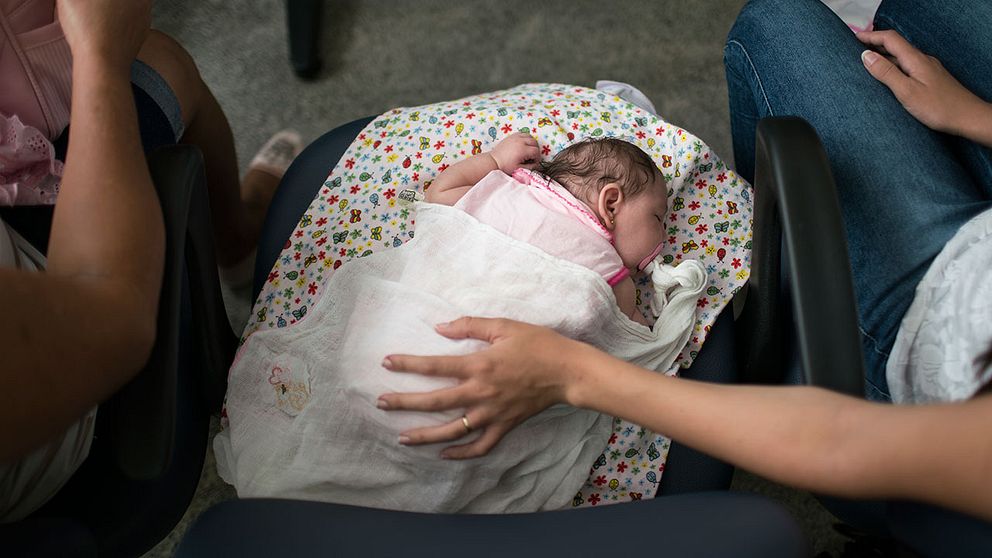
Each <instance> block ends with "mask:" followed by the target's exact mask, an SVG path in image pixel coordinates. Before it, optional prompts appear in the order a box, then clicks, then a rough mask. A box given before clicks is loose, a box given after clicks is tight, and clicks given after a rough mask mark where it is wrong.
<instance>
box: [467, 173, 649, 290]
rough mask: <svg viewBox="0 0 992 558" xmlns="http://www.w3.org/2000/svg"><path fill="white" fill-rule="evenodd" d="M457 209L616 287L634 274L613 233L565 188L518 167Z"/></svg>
mask: <svg viewBox="0 0 992 558" xmlns="http://www.w3.org/2000/svg"><path fill="white" fill-rule="evenodd" d="M455 207H456V208H458V209H461V210H462V211H464V212H466V213H468V214H469V215H472V216H473V217H475V218H476V219H478V220H479V221H481V222H483V223H485V224H487V225H489V226H491V227H493V228H495V229H496V230H498V231H500V232H501V233H503V234H505V235H507V236H510V237H512V238H515V239H517V240H520V241H522V242H526V243H528V244H531V245H533V246H536V247H537V248H540V249H541V250H543V251H545V252H547V253H548V254H550V255H552V256H555V257H558V258H561V259H564V260H568V261H570V262H573V263H576V264H579V265H581V266H583V267H586V268H588V269H591V270H593V271H595V272H596V273H598V274H600V275H601V276H602V277H603V279H605V280H606V282H607V283H608V284H609V285H610V286H611V287H612V286H614V285H616V284H617V283H619V282H620V281H622V280H623V279H625V278H627V277H628V276H629V274H630V272H629V271H628V270H627V268H626V267H624V265H623V261H622V260H621V259H620V255H619V254H617V251H616V249H615V248H614V247H613V234H612V233H610V231H608V230H607V229H606V228H605V227H603V225H602V224H600V222H599V219H598V218H596V215H595V213H593V211H592V210H591V209H590V208H589V206H587V205H586V204H584V203H582V202H581V201H579V200H578V199H577V198H576V197H575V196H573V195H572V194H571V193H570V192H569V191H568V190H566V189H565V187H564V186H562V185H561V184H558V183H557V182H555V181H553V180H548V179H546V178H544V177H543V176H541V175H540V174H538V173H535V172H532V171H529V170H526V169H517V170H516V171H514V173H513V177H510V176H507V175H506V173H504V172H502V171H498V170H495V171H492V172H491V173H489V174H487V175H486V176H485V178H483V179H482V180H480V181H479V183H478V184H476V185H475V186H473V187H472V188H471V189H469V191H468V192H467V193H466V194H465V195H464V196H462V198H461V199H460V200H458V203H456V204H455Z"/></svg>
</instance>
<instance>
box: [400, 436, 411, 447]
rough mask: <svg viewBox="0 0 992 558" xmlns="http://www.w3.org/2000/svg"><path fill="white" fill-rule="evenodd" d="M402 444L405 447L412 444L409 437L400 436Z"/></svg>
mask: <svg viewBox="0 0 992 558" xmlns="http://www.w3.org/2000/svg"><path fill="white" fill-rule="evenodd" d="M400 443H401V444H403V445H404V446H405V445H407V444H409V443H410V437H409V436H400Z"/></svg>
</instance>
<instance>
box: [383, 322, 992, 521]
mask: <svg viewBox="0 0 992 558" xmlns="http://www.w3.org/2000/svg"><path fill="white" fill-rule="evenodd" d="M438 332H439V333H441V334H442V335H444V336H446V337H449V338H452V339H463V338H466V337H468V338H473V339H481V340H485V341H488V342H490V343H491V347H489V348H488V349H484V350H482V351H479V352H477V353H475V354H470V355H465V356H458V357H451V356H444V357H418V356H408V355H389V356H388V357H387V359H386V362H384V363H383V364H384V366H385V367H386V368H387V369H389V370H393V371H397V372H399V371H403V372H415V373H421V374H425V375H430V376H444V377H454V378H458V379H459V380H460V383H459V384H457V385H456V386H453V387H450V388H445V389H441V390H437V391H434V392H429V393H420V394H395V393H393V394H384V395H382V396H380V400H379V401H380V403H379V406H380V407H382V408H385V409H387V410H416V411H438V410H447V409H457V408H462V409H464V412H465V416H466V417H467V418H468V420H469V423H470V425H472V426H473V428H475V429H483V430H484V432H483V434H482V437H481V438H480V439H479V440H477V441H476V442H472V443H469V444H464V445H461V446H453V447H449V448H446V449H445V450H444V452H443V453H442V456H444V457H447V458H467V457H475V456H478V455H483V454H485V453H486V452H487V451H488V450H489V449H491V448H492V447H493V446H494V445H495V443H496V442H497V441H498V439H499V438H500V437H502V435H503V434H505V433H506V432H507V431H509V430H510V429H511V428H512V427H513V426H514V425H516V424H518V423H520V422H522V421H523V420H526V419H527V418H528V417H530V416H532V415H533V414H535V413H537V412H540V411H541V410H543V409H545V408H547V407H548V406H549V405H552V404H554V403H567V404H570V405H573V406H576V407H582V408H587V409H593V410H596V411H599V412H601V413H605V414H608V415H612V416H617V417H621V418H623V419H626V420H628V421H631V422H633V423H635V424H640V425H642V426H644V427H645V428H647V429H649V430H651V431H654V432H664V433H665V434H667V435H669V436H670V437H671V438H672V439H673V440H678V441H679V442H681V443H684V444H687V445H689V446H691V447H694V448H696V449H698V450H700V451H703V452H705V453H707V454H709V455H712V456H714V457H716V458H718V459H722V460H724V461H727V462H729V463H733V464H735V465H737V466H740V467H743V468H746V469H747V470H750V471H753V472H755V473H758V474H760V475H762V476H765V477H767V478H769V479H772V480H775V481H777V482H781V483H783V484H789V485H792V486H795V487H798V488H801V489H805V490H810V491H815V492H821V493H824V494H830V495H834V496H840V497H845V498H870V499H911V500H919V501H923V502H929V503H933V504H937V505H940V506H944V507H948V508H951V509H955V510H958V511H962V512H965V513H970V514H973V515H975V516H977V517H981V518H984V519H985V520H987V521H988V520H992V498H989V497H988V490H986V487H987V484H988V479H989V477H990V476H992V441H990V440H992V437H990V436H989V425H990V424H992V394H984V395H979V396H976V397H974V398H973V399H971V400H968V401H964V402H959V403H948V404H942V405H891V404H881V403H872V402H868V401H864V400H862V399H858V398H854V397H849V396H844V395H840V394H837V393H834V392H831V391H827V390H824V389H821V388H814V387H806V386H743V385H721V384H710V383H705V382H695V381H691V380H685V379H681V378H676V377H669V376H665V375H664V374H658V373H655V372H652V371H649V370H645V369H643V368H640V367H638V366H634V365H632V364H630V363H627V362H624V361H622V360H619V359H616V358H614V357H612V356H610V355H607V354H605V353H603V352H601V351H598V350H596V349H594V348H592V347H590V346H588V345H585V344H583V343H579V342H577V341H572V340H569V339H567V338H565V337H562V336H561V335H558V334H557V333H555V332H553V331H551V330H549V329H545V328H540V327H536V326H532V325H527V324H521V323H519V322H512V321H508V320H499V319H485V318H461V319H459V320H455V321H454V322H451V323H450V324H448V325H446V326H445V327H439V328H438ZM865 425H870V427H869V428H866V427H865ZM465 435H466V432H465V428H464V426H463V424H462V422H461V419H459V420H457V421H454V422H452V423H450V424H448V425H443V426H440V427H434V428H422V429H416V430H412V431H409V432H404V433H403V434H402V438H401V440H400V442H401V443H405V444H424V443H435V442H444V441H451V440H457V439H459V438H462V437H463V436H465ZM921 440H923V441H925V443H923V442H921ZM948 464H953V474H950V475H949V474H947V473H948V471H949V469H948V467H949V465H948ZM935 478H939V479H940V482H933V479H935Z"/></svg>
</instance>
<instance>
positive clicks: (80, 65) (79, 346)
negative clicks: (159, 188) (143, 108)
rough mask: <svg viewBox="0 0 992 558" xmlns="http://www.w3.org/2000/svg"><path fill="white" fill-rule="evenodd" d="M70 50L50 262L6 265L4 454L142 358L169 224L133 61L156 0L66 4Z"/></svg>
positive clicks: (2, 295) (62, 5)
mask: <svg viewBox="0 0 992 558" xmlns="http://www.w3.org/2000/svg"><path fill="white" fill-rule="evenodd" d="M58 8H59V18H60V21H61V22H62V25H63V28H64V30H65V33H66V38H67V39H68V40H69V44H70V47H71V48H72V52H73V58H74V61H73V88H72V114H71V117H70V124H71V126H72V136H71V138H70V140H69V150H68V154H67V157H66V167H65V174H64V177H63V181H62V188H61V191H60V194H59V199H58V205H57V208H56V211H55V218H54V221H53V223H52V233H51V241H50V245H49V257H48V270H47V272H45V273H40V274H32V273H25V272H19V271H15V270H3V271H0V282H2V283H0V284H2V285H3V288H2V289H0V306H2V307H3V308H5V309H6V311H7V317H6V318H5V319H3V320H0V339H4V340H5V346H6V349H5V351H4V366H3V368H2V371H0V375H2V376H3V381H4V383H6V384H7V385H15V384H16V385H17V389H16V390H15V389H8V390H3V394H2V395H0V425H2V426H0V428H2V429H3V430H2V432H0V461H2V460H8V459H11V458H15V457H17V456H19V455H23V454H24V453H26V452H27V451H29V450H30V449H32V448H33V447H35V446H37V445H40V444H42V443H44V442H45V441H47V440H48V439H51V438H52V437H54V436H55V435H57V434H58V433H59V432H60V431H61V430H62V429H64V428H66V427H67V426H68V425H69V424H71V423H72V422H73V421H74V420H76V419H78V417H80V416H82V415H83V414H84V413H85V411H86V410H87V409H89V408H90V407H92V406H93V405H95V404H97V403H99V402H100V401H102V400H104V399H105V398H106V397H108V396H109V395H110V394H111V393H113V392H114V391H115V390H117V389H118V388H119V387H120V386H121V385H122V384H123V383H125V382H126V381H127V380H128V379H130V377H131V376H132V375H133V374H134V373H135V372H137V371H138V370H139V369H140V368H141V366H142V365H143V364H144V362H145V360H146V359H147V357H148V353H149V351H150V350H151V345H152V342H153V340H154V337H155V316H156V313H157V306H158V291H159V288H160V285H161V273H162V265H163V263H162V262H163V245H164V232H163V226H162V216H161V211H160V209H159V206H158V199H157V197H156V195H155V191H154V190H153V188H152V184H151V179H150V178H149V175H148V170H147V166H146V162H145V157H144V154H143V152H142V149H141V141H140V139H139V136H138V127H137V116H136V114H135V108H134V101H133V98H132V94H131V86H130V81H129V67H130V63H131V60H132V59H133V58H134V54H135V53H136V52H137V50H138V47H139V46H140V45H141V42H142V40H143V38H144V36H145V34H147V30H148V21H149V11H150V4H149V2H146V1H141V2H136V1H134V0H119V1H114V2H103V3H92V2H79V1H74V0H70V1H65V0H61V1H60V2H59V5H58Z"/></svg>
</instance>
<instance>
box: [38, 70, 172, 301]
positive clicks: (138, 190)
mask: <svg viewBox="0 0 992 558" xmlns="http://www.w3.org/2000/svg"><path fill="white" fill-rule="evenodd" d="M72 108H73V110H72V115H71V120H70V125H71V130H72V135H71V138H70V140H69V150H68V153H67V156H66V166H65V173H64V177H63V185H62V188H61V192H60V194H59V201H58V205H57V207H56V211H55V218H54V221H53V223H52V233H51V241H50V248H49V255H48V272H49V273H52V274H54V275H62V276H87V277H105V278H109V279H115V280H121V281H124V282H126V283H128V284H130V285H133V286H134V287H135V288H136V289H138V290H140V291H141V293H142V295H148V296H140V297H139V298H140V299H141V300H140V301H139V304H140V306H138V307H136V308H135V312H146V313H147V312H150V313H151V314H154V312H155V308H156V306H155V305H156V303H157V298H158V296H157V295H158V289H159V286H160V284H161V273H162V262H163V249H162V246H163V243H164V231H163V225H162V216H161V210H160V208H159V205H158V199H157V197H156V195H155V191H154V189H153V187H152V183H151V178H150V177H149V174H148V167H147V163H146V161H145V157H144V153H143V151H142V147H141V140H140V137H139V135H138V124H137V115H136V111H135V107H134V100H133V98H132V93H131V86H130V82H129V79H128V75H127V74H126V73H124V72H121V71H120V70H118V69H116V68H113V67H109V66H107V65H104V64H102V63H101V61H100V60H92V59H87V58H82V59H78V58H77V60H76V61H75V64H74V68H73V96H72Z"/></svg>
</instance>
